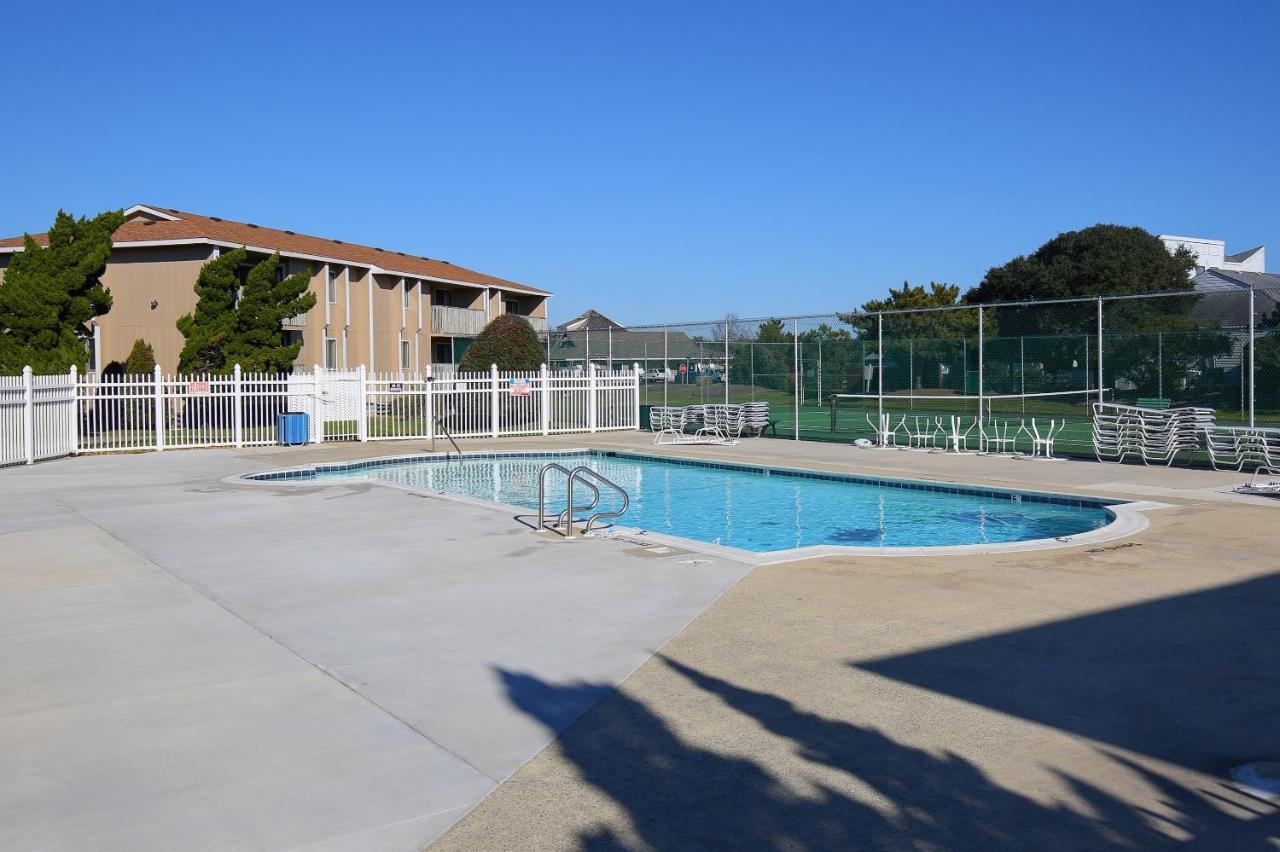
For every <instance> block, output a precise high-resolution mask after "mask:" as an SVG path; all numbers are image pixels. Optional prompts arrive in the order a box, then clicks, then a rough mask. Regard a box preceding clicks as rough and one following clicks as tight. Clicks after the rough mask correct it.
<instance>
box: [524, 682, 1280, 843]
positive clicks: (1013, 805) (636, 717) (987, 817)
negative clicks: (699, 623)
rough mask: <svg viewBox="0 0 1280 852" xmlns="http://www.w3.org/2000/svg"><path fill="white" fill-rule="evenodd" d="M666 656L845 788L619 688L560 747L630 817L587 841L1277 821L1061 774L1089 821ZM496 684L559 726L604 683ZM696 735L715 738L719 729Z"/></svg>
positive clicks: (1065, 836) (1054, 832)
mask: <svg viewBox="0 0 1280 852" xmlns="http://www.w3.org/2000/svg"><path fill="white" fill-rule="evenodd" d="M660 659H663V662H664V663H665V665H667V666H668V667H669V668H670V669H671V670H672V671H674V672H677V673H679V674H680V675H681V676H682V677H684V678H685V679H686V680H687V681H688V682H689V683H691V684H693V685H694V686H696V687H698V688H699V690H701V692H702V693H703V694H704V696H705V697H706V698H707V700H713V701H718V702H719V703H721V704H722V705H724V706H727V707H730V708H732V709H733V710H735V711H737V712H738V713H741V714H743V715H745V716H747V717H749V718H750V719H752V720H753V721H754V722H755V723H756V724H757V725H759V726H760V727H761V728H763V729H764V730H767V731H768V732H769V733H771V734H773V735H774V736H777V737H781V738H784V739H785V740H787V741H788V742H789V744H790V745H791V747H792V748H793V749H794V751H795V753H796V754H797V755H799V756H801V757H803V758H804V759H805V760H807V761H809V762H810V763H811V764H813V765H814V768H815V770H821V769H823V768H824V767H826V768H829V769H833V770H838V771H839V773H841V774H840V775H839V776H838V777H839V779H840V780H839V783H838V784H836V785H835V786H832V784H831V783H830V779H831V777H832V776H831V774H830V772H815V774H814V778H815V779H816V778H817V777H819V776H821V777H824V778H826V779H828V780H827V781H826V782H822V781H816V780H814V779H806V778H798V777H787V778H783V777H780V776H777V775H775V774H773V773H772V772H771V771H770V770H769V769H768V768H767V767H766V766H764V765H763V764H761V763H757V762H756V761H753V760H751V759H749V758H746V757H742V756H738V755H729V754H724V753H721V752H720V751H716V750H712V749H711V748H707V747H704V746H703V745H702V744H700V743H694V742H691V741H690V740H687V739H685V738H683V737H682V736H680V735H679V734H678V733H677V732H675V731H673V730H672V729H671V728H670V726H669V725H668V724H667V723H666V722H665V721H664V720H663V719H661V718H660V717H659V716H657V715H655V714H654V713H653V712H651V711H650V710H649V709H648V708H647V707H646V706H645V705H644V704H642V703H640V702H638V701H636V700H635V699H633V698H631V697H630V696H628V695H627V694H626V693H624V692H620V691H618V692H613V693H612V694H610V695H609V696H608V697H607V698H606V699H605V700H604V701H603V702H601V703H600V704H599V705H597V706H596V707H595V708H594V709H593V710H592V711H590V712H589V713H588V714H587V715H586V716H584V717H583V718H582V720H581V721H579V722H578V723H577V724H576V725H574V726H573V727H572V728H570V729H569V730H568V731H567V732H566V733H565V734H564V735H563V737H562V738H561V739H560V741H559V744H558V749H559V752H560V753H561V754H562V755H563V756H564V757H565V758H566V759H567V760H569V761H570V762H572V764H573V765H574V766H575V767H576V769H577V771H578V772H579V773H580V775H581V777H582V778H583V779H584V780H585V781H586V782H587V783H589V784H591V785H592V786H594V787H595V788H596V789H598V790H599V791H601V792H602V793H604V794H606V795H607V796H609V797H610V798H611V799H612V800H613V801H614V802H615V803H617V805H619V806H620V807H621V808H623V809H625V811H626V812H627V815H628V817H629V819H630V821H631V823H632V829H633V830H634V834H635V836H634V837H633V836H631V835H630V832H625V831H623V832H621V833H620V832H618V831H615V830H614V829H611V828H608V827H601V828H597V829H593V830H591V831H589V832H586V833H583V834H582V835H580V836H579V837H578V841H579V845H580V848H583V849H588V850H612V849H633V848H652V849H659V850H665V849H730V848H732V849H770V850H773V849H798V850H803V849H875V850H900V849H929V850H939V852H943V851H944V850H984V851H989V850H995V851H996V852H1001V850H1086V849H1103V850H1111V849H1147V848H1155V847H1166V846H1174V847H1179V848H1183V847H1187V846H1192V847H1195V848H1204V849H1209V848H1218V847H1216V846H1214V845H1204V844H1208V843H1209V840H1210V837H1212V836H1225V835H1218V834H1217V832H1218V830H1219V828H1220V827H1221V828H1225V829H1226V830H1227V831H1231V832H1232V833H1233V835H1232V840H1231V842H1230V848H1233V849H1248V848H1254V845H1260V844H1261V843H1262V840H1261V838H1263V837H1265V836H1267V834H1266V832H1267V826H1268V825H1270V827H1271V830H1272V831H1274V830H1275V829H1276V825H1275V824H1274V822H1275V821H1274V819H1255V820H1251V821H1245V820H1234V819H1232V818H1230V817H1228V816H1226V815H1225V814H1224V813H1222V812H1221V811H1219V810H1217V809H1216V808H1214V807H1212V806H1211V805H1210V804H1209V803H1208V802H1207V801H1206V800H1205V799H1204V798H1201V797H1200V796H1197V795H1196V794H1195V793H1194V792H1193V791H1189V790H1186V789H1183V788H1182V787H1180V786H1178V785H1176V784H1172V783H1170V782H1169V781H1168V780H1167V779H1163V778H1159V777H1154V776H1152V775H1150V773H1148V772H1147V771H1146V770H1144V769H1143V768H1141V767H1138V766H1133V765H1130V769H1132V770H1133V771H1135V772H1137V773H1139V774H1141V775H1142V776H1143V777H1144V778H1145V779H1146V780H1147V781H1148V783H1150V784H1152V785H1155V786H1156V787H1157V788H1158V789H1160V790H1161V793H1162V798H1163V799H1164V801H1165V803H1166V805H1167V807H1169V809H1170V811H1171V813H1172V814H1175V815H1176V816H1172V817H1171V816H1169V815H1167V814H1166V815H1164V816H1160V815H1155V814H1150V813H1148V812H1146V811H1144V810H1142V809H1140V808H1136V807H1134V806H1133V805H1131V804H1129V803H1127V802H1125V801H1122V800H1119V799H1117V798H1115V797H1114V796H1112V795H1110V794H1109V793H1107V792H1105V791H1104V790H1102V789H1099V788H1098V787H1096V786H1094V785H1091V784H1090V783H1089V782H1087V781H1085V780H1084V779H1081V778H1073V777H1068V776H1063V779H1062V780H1063V781H1064V783H1066V784H1068V785H1069V786H1070V788H1071V789H1072V790H1073V791H1074V793H1075V794H1076V795H1077V796H1079V798H1080V800H1081V801H1083V802H1086V803H1087V810H1089V811H1090V812H1089V813H1081V812H1078V811H1075V810H1072V809H1069V808H1067V807H1065V806H1063V805H1044V804H1041V803H1038V802H1036V801H1034V800H1032V799H1030V798H1028V797H1026V796H1023V795H1022V794H1020V793H1018V792H1017V791H1014V790H1010V789H1006V788H1004V787H1001V786H1000V785H998V784H996V783H994V782H993V781H992V779H990V778H989V777H988V776H987V775H986V774H985V773H984V772H983V771H982V770H981V769H980V768H978V767H977V766H975V765H974V764H972V763H970V762H969V761H967V760H965V759H964V758H961V757H959V756H957V755H954V754H946V753H944V754H934V753H930V752H928V751H924V750H921V749H917V748H912V747H909V746H904V745H901V744H899V743H897V742H894V741H893V740H891V739H889V738H888V737H886V736H885V735H883V734H881V733H879V732H878V731H875V730H872V729H870V728H865V727H861V726H859V725H856V724H853V723H849V722H844V721H840V720H835V719H829V718H825V717H822V716H818V715H815V714H812V713H809V712H806V711H804V710H801V709H799V708H797V707H796V706H795V705H793V704H792V703H790V702H788V701H786V700H784V699H781V698H778V697H776V696H773V695H770V694H767V693H763V692H758V691H755V690H751V689H746V688H743V687H740V686H736V685H734V684H732V683H729V682H727V681H725V680H722V679H720V678H716V677H713V676H711V675H708V674H705V673H703V672H700V671H698V670H696V669H693V668H690V667H688V666H685V665H682V664H680V663H678V662H675V661H673V660H669V659H665V658H660ZM499 675H500V677H501V678H502V680H503V682H504V683H505V684H506V686H507V689H508V694H509V695H510V697H511V700H512V702H513V703H514V704H515V705H516V706H517V707H519V708H520V709H521V710H523V711H524V712H525V713H527V714H529V715H530V716H532V717H534V718H537V719H539V720H541V721H543V722H544V724H546V725H547V726H548V727H549V728H552V729H553V730H556V729H558V728H557V725H558V723H559V722H561V721H562V719H563V715H564V708H566V707H574V706H578V705H580V703H581V701H582V700H583V699H584V698H592V697H595V696H597V695H598V694H599V693H600V692H601V691H602V690H604V689H606V688H607V687H604V686H603V685H601V684H594V683H571V684H550V683H546V682H543V681H541V680H539V679H537V678H535V677H532V676H530V675H527V674H522V673H518V672H511V671H502V670H500V671H499ZM701 739H702V740H703V741H704V742H707V743H711V744H713V743H714V735H708V734H702V735H701ZM725 745H726V747H730V746H732V745H733V744H732V743H726V744H725ZM854 791H858V793H857V794H855V792H854ZM1259 813H1261V811H1259ZM1224 823H1230V824H1231V825H1229V826H1224V825H1223V824H1224ZM1169 829H1172V830H1173V832H1174V834H1176V835H1178V839H1175V838H1174V837H1171V836H1170V834H1169V831H1168V830H1169ZM1188 837H1190V838H1193V839H1192V840H1191V841H1189V842H1188V840H1187V838H1188ZM1214 842H1216V839H1215V841H1214Z"/></svg>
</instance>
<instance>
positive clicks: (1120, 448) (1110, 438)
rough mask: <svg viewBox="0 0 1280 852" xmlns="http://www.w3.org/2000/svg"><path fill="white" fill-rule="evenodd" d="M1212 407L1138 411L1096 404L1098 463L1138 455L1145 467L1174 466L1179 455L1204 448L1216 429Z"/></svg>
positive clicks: (1113, 405) (1134, 408) (1112, 405)
mask: <svg viewBox="0 0 1280 852" xmlns="http://www.w3.org/2000/svg"><path fill="white" fill-rule="evenodd" d="M1213 425H1214V423H1213V409H1212V408H1192V407H1184V408H1167V409H1159V408H1139V407H1138V406H1136V405H1118V404H1115V403H1109V402H1095V403H1094V404H1093V451H1094V454H1095V455H1096V456H1097V458H1098V461H1111V462H1119V461H1123V460H1124V459H1125V458H1126V457H1128V456H1137V457H1138V458H1140V459H1142V461H1143V463H1144V464H1164V465H1171V464H1173V462H1174V459H1176V458H1177V456H1178V454H1179V453H1183V452H1194V451H1196V450H1200V449H1203V448H1204V446H1205V443H1206V439H1205V434H1206V432H1207V431H1208V430H1210V429H1212V428H1213Z"/></svg>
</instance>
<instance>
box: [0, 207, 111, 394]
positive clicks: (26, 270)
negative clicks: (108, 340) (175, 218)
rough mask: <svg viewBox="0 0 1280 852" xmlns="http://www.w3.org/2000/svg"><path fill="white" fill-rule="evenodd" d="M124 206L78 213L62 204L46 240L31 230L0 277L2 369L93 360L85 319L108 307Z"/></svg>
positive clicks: (43, 369) (40, 369)
mask: <svg viewBox="0 0 1280 852" xmlns="http://www.w3.org/2000/svg"><path fill="white" fill-rule="evenodd" d="M123 222H124V214H123V213H122V212H121V211H119V210H113V211H109V212H106V213H99V214H98V215H97V216H94V217H93V218H92V219H88V218H84V217H81V218H79V219H76V218H75V217H73V216H71V215H70V214H68V213H66V212H64V211H61V210H59V211H58V215H57V217H56V218H55V219H54V222H53V227H52V228H50V229H49V235H48V245H46V246H41V245H40V244H39V243H37V242H36V241H35V240H34V239H32V238H31V236H30V235H29V234H28V235H26V236H24V238H23V250H22V251H20V252H17V253H15V254H14V257H13V260H12V261H11V262H10V264H9V268H8V270H6V272H5V276H4V280H3V283H0V373H10V372H17V371H20V370H21V369H22V368H23V367H24V366H27V365H30V366H31V368H32V369H33V370H34V371H35V372H37V373H54V372H62V371H64V370H67V369H69V368H70V367H71V366H72V365H73V364H74V365H75V366H77V367H79V368H81V369H84V368H85V367H87V366H88V363H89V353H88V348H87V347H86V345H85V342H86V341H87V340H88V339H89V338H90V337H91V336H92V330H91V329H90V327H89V325H88V323H89V321H90V320H92V319H93V318H94V317H98V316H102V315H103V314H105V313H106V312H107V311H109V310H111V293H110V292H109V291H108V290H107V288H106V287H105V286H104V285H103V283H102V274H103V272H104V271H105V270H106V264H107V258H108V257H109V256H110V254H111V235H112V234H113V233H114V232H115V230H116V228H118V227H120V225H121V224H122V223H123Z"/></svg>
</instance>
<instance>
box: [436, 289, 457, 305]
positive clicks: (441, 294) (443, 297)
mask: <svg viewBox="0 0 1280 852" xmlns="http://www.w3.org/2000/svg"><path fill="white" fill-rule="evenodd" d="M431 304H433V305H443V306H444V307H446V308H452V307H453V291H452V290H435V291H432V293H431Z"/></svg>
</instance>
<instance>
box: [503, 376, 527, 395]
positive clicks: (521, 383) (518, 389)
mask: <svg viewBox="0 0 1280 852" xmlns="http://www.w3.org/2000/svg"><path fill="white" fill-rule="evenodd" d="M532 390H533V386H532V385H531V384H529V380H528V379H515V378H513V379H510V380H509V381H508V382H507V393H509V394H511V395H512V396H528V395H529V393H530V392H531V391H532Z"/></svg>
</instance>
